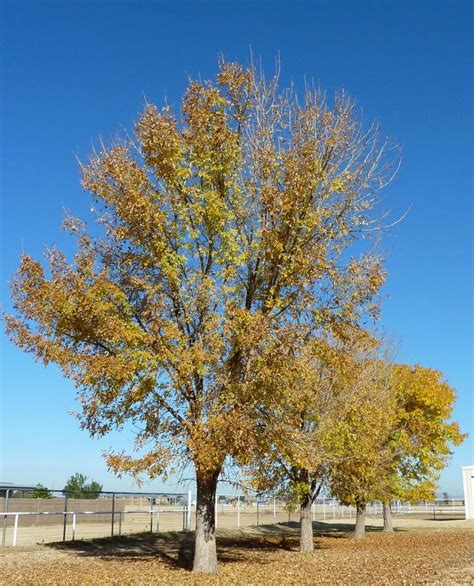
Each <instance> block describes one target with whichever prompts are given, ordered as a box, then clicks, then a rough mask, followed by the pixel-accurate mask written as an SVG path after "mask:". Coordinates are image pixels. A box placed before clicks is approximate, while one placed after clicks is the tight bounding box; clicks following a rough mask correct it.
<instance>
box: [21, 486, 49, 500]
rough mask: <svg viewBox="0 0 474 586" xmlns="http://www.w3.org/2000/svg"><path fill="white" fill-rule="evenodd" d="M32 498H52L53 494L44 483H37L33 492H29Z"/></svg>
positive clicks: (29, 496)
mask: <svg viewBox="0 0 474 586" xmlns="http://www.w3.org/2000/svg"><path fill="white" fill-rule="evenodd" d="M27 496H28V498H30V499H52V498H53V495H52V494H51V493H50V492H49V491H48V489H47V488H46V487H45V486H43V485H42V484H39V483H38V484H37V485H36V486H35V488H34V490H32V491H31V492H29V493H28V495H27Z"/></svg>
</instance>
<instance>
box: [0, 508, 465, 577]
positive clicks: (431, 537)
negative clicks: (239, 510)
mask: <svg viewBox="0 0 474 586" xmlns="http://www.w3.org/2000/svg"><path fill="white" fill-rule="evenodd" d="M396 521H397V525H398V527H397V530H396V531H395V533H393V534H384V533H382V532H381V531H380V528H379V527H378V520H369V521H368V532H367V538H366V539H365V540H364V541H360V542H357V541H354V540H353V539H352V538H351V533H350V531H351V530H352V528H353V526H352V523H348V522H347V521H346V522H344V521H343V520H341V521H338V522H335V523H333V522H326V523H323V522H318V523H316V524H315V530H316V534H315V548H316V549H315V552H314V553H313V554H301V553H300V552H299V551H298V537H297V530H298V527H297V524H296V523H290V524H288V523H286V524H282V525H267V526H263V527H259V528H252V529H250V528H248V529H244V530H240V531H236V530H225V529H221V530H220V531H218V550H219V561H220V571H219V575H218V576H212V577H210V576H196V575H194V574H192V573H191V572H190V571H189V569H190V566H191V563H192V550H193V534H190V533H188V534H186V533H161V534H153V535H152V534H149V533H148V534H146V533H142V534H137V535H133V536H126V537H125V536H124V537H121V538H115V539H113V540H112V539H95V540H90V541H76V542H66V543H55V544H45V545H37V546H33V547H16V548H12V547H6V548H3V549H2V550H0V584H5V585H7V584H8V585H10V584H23V585H25V584H28V585H29V584H58V585H59V584H61V585H64V584H66V585H82V584H84V585H92V584H94V585H96V584H99V585H101V584H114V585H115V584H130V585H132V584H134V585H138V584H160V585H161V584H168V585H171V584H173V585H179V584H226V585H227V584H239V585H241V586H242V585H257V584H258V585H259V586H264V585H267V584H269V585H280V584H281V585H286V584H289V585H292V584H295V585H296V584H299V585H301V584H304V585H306V584H308V585H311V584H347V585H351V586H352V585H364V586H368V585H376V584H387V585H395V584H396V585H411V584H433V585H435V584H436V585H448V584H449V585H452V584H474V523H473V522H469V521H454V520H453V521H449V520H446V521H431V522H430V521H429V520H428V519H425V520H424V519H410V518H408V519H407V518H403V519H397V520H396Z"/></svg>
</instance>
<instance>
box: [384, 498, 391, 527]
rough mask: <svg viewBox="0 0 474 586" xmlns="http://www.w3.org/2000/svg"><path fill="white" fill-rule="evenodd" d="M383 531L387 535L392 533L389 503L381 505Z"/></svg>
mask: <svg viewBox="0 0 474 586" xmlns="http://www.w3.org/2000/svg"><path fill="white" fill-rule="evenodd" d="M383 530H384V531H385V532H387V533H391V532H392V531H393V520H392V507H391V505H390V501H389V502H388V503H384V504H383Z"/></svg>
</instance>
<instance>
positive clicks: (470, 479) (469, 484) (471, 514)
mask: <svg viewBox="0 0 474 586" xmlns="http://www.w3.org/2000/svg"><path fill="white" fill-rule="evenodd" d="M462 480H463V485H464V507H465V509H466V519H474V466H463V467H462Z"/></svg>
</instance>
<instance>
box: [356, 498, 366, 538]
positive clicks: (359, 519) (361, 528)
mask: <svg viewBox="0 0 474 586" xmlns="http://www.w3.org/2000/svg"><path fill="white" fill-rule="evenodd" d="M356 510H357V514H356V525H355V531H354V539H364V537H365V503H357V507H356Z"/></svg>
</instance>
